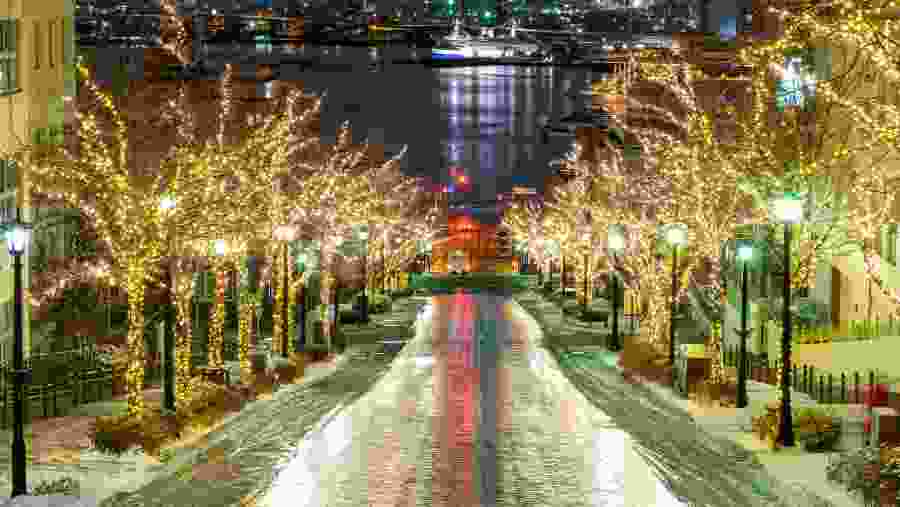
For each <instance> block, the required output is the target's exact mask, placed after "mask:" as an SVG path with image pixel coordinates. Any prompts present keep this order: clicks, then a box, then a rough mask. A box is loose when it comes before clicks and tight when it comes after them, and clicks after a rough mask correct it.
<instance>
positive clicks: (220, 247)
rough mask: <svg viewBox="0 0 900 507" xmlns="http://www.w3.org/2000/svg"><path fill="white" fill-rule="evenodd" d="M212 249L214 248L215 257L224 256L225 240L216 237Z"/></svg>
mask: <svg viewBox="0 0 900 507" xmlns="http://www.w3.org/2000/svg"><path fill="white" fill-rule="evenodd" d="M213 249H214V250H215V253H216V257H224V256H225V240H224V239H217V240H216V242H215V243H214V244H213Z"/></svg>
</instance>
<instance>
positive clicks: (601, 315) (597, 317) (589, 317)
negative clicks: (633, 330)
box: [581, 308, 624, 331]
mask: <svg viewBox="0 0 900 507" xmlns="http://www.w3.org/2000/svg"><path fill="white" fill-rule="evenodd" d="M608 318H609V313H608V312H605V311H599V310H591V309H590V308H589V309H588V310H587V311H586V312H582V313H581V320H584V321H587V322H606V320H607V319H608ZM622 327H624V326H623V325H622V322H619V328H620V331H621V328H622Z"/></svg>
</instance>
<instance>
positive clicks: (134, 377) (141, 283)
mask: <svg viewBox="0 0 900 507" xmlns="http://www.w3.org/2000/svg"><path fill="white" fill-rule="evenodd" d="M144 275H145V272H144V263H143V259H141V260H133V261H131V262H129V264H128V274H127V284H128V366H127V369H126V373H125V381H126V385H127V388H128V415H129V416H130V417H140V416H141V415H143V412H144V396H143V389H144V290H145V288H146V280H145V279H144Z"/></svg>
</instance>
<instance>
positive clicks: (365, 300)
mask: <svg viewBox="0 0 900 507" xmlns="http://www.w3.org/2000/svg"><path fill="white" fill-rule="evenodd" d="M359 239H361V240H362V241H363V242H364V243H365V252H364V253H363V290H362V297H361V299H362V301H360V303H359V311H360V314H361V315H360V317H361V319H360V320H362V322H363V323H364V324H368V323H369V291H368V287H369V231H368V230H366V229H363V230H361V231H360V233H359Z"/></svg>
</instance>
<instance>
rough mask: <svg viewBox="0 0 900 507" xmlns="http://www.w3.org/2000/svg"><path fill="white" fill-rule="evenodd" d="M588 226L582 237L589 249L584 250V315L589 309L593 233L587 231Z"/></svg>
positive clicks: (582, 303) (582, 305)
mask: <svg viewBox="0 0 900 507" xmlns="http://www.w3.org/2000/svg"><path fill="white" fill-rule="evenodd" d="M587 230H588V229H587V228H585V232H584V234H583V235H582V237H581V239H582V240H584V242H585V243H586V244H587V246H588V247H587V249H586V250H585V252H584V282H583V283H582V285H583V289H584V295H583V298H582V300H581V313H582V315H585V316H586V315H587V311H588V264H590V252H589V250H590V248H591V233H590V232H587Z"/></svg>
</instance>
